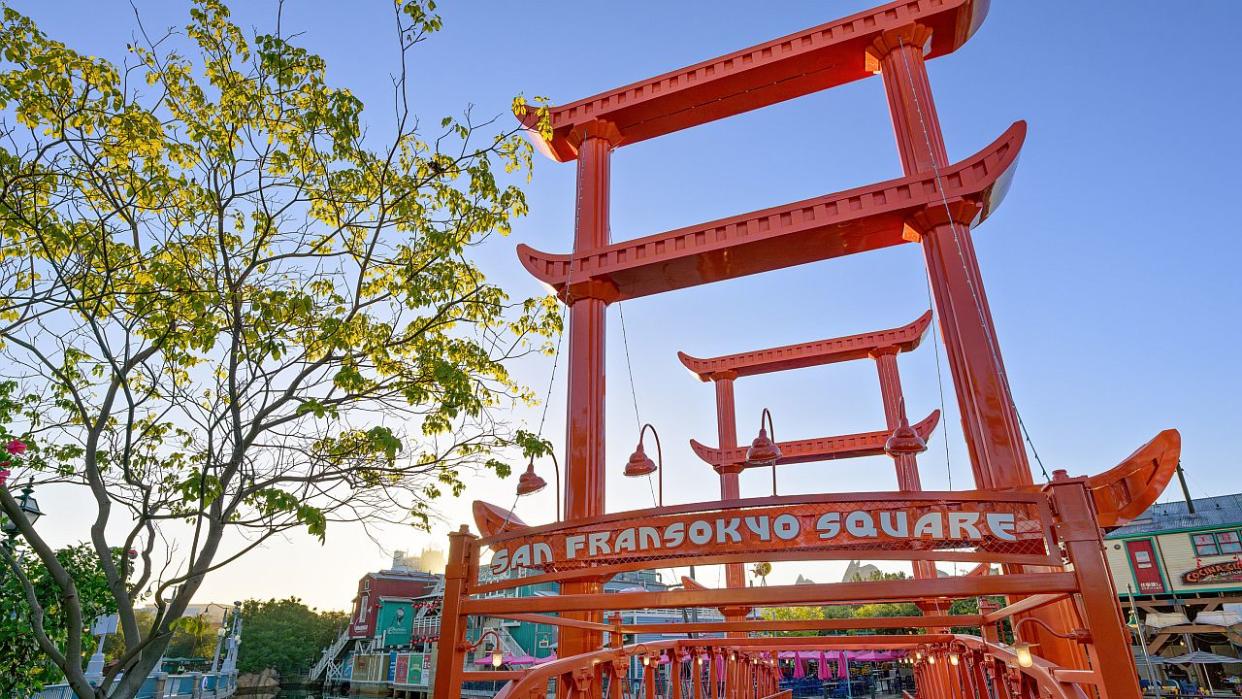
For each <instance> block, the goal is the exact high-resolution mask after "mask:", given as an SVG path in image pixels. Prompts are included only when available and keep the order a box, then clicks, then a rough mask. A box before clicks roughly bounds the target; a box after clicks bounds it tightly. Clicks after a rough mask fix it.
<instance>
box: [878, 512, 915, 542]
mask: <svg viewBox="0 0 1242 699" xmlns="http://www.w3.org/2000/svg"><path fill="white" fill-rule="evenodd" d="M880 530H881V531H883V532H884V533H885V534H887V535H888V536H892V537H896V538H898V539H908V538H909V537H910V515H909V514H907V513H905V512H889V511H885V512H881V513H880Z"/></svg>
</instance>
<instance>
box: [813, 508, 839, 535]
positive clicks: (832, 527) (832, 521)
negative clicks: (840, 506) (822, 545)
mask: <svg viewBox="0 0 1242 699" xmlns="http://www.w3.org/2000/svg"><path fill="white" fill-rule="evenodd" d="M815 529H816V530H817V531H818V532H819V538H821V539H833V538H836V536H837V534H840V533H841V513H840V512H825V513H824V514H822V515H820V516H819V520H817V521H816V522H815Z"/></svg>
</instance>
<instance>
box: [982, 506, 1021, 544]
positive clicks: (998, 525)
mask: <svg viewBox="0 0 1242 699" xmlns="http://www.w3.org/2000/svg"><path fill="white" fill-rule="evenodd" d="M987 522H988V529H990V530H992V533H993V534H995V535H996V538H997V539H1004V540H1005V541H1017V540H1018V537H1017V536H1016V535H1015V534H1014V530H1015V529H1016V528H1017V523H1016V522H1015V521H1014V517H1013V513H1012V512H990V513H988V516H987Z"/></svg>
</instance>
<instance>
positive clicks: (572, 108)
mask: <svg viewBox="0 0 1242 699" xmlns="http://www.w3.org/2000/svg"><path fill="white" fill-rule="evenodd" d="M987 6H988V3H987V2H985V1H984V0H900V1H899V2H893V3H889V4H887V5H883V6H881V7H877V8H874V9H871V10H866V11H864V12H859V13H857V14H854V15H851V16H849V17H846V18H844V19H839V20H835V21H833V22H828V23H826V24H821V25H819V26H815V27H812V28H810V29H806V30H803V31H801V32H797V33H794V34H790V35H788V36H784V37H781V38H779V39H773V40H772V41H769V42H766V43H763V44H758V45H756V46H752V47H750V48H746V49H742V50H741V51H735V52H733V53H730V54H727V55H724V56H720V57H718V58H713V59H710V60H707V61H703V62H701V63H696V64H694V65H692V66H687V67H685V68H681V69H679V70H674V71H672V72H669V73H665V74H663V75H659V76H656V77H654V78H650V79H647V80H642V81H639V82H635V83H631V84H629V85H626V86H624V87H620V88H617V89H615V90H609V91H607V92H603V93H600V94H598V95H594V96H592V97H588V98H586V99H583V100H578V101H576V102H570V103H568V104H565V105H562V106H558V107H554V108H553V109H552V110H551V114H550V117H551V122H552V129H553V136H552V139H551V140H550V141H544V140H543V139H542V138H541V137H539V136H538V135H537V133H536V134H535V135H534V137H533V138H532V139H531V140H532V141H533V142H534V143H535V144H536V146H537V147H539V148H540V149H541V150H543V152H544V153H545V154H546V155H548V156H549V157H551V158H553V159H555V160H559V161H561V162H565V161H568V160H573V159H574V158H575V157H578V151H579V148H578V143H577V141H576V139H575V138H574V132H575V131H576V130H577V129H579V128H581V127H583V126H588V125H590V124H592V123H594V122H597V121H607V122H611V123H613V124H616V126H617V129H618V131H619V133H620V141H619V144H620V145H627V144H630V143H637V142H639V141H643V140H646V139H649V138H654V137H657V136H662V135H664V134H668V133H672V132H674V131H679V130H681V129H686V128H691V127H694V126H699V125H701V124H706V123H708V122H710V121H715V120H717V119H723V118H726V117H729V116H733V115H735V114H741V113H743V112H748V111H750V110H753V109H758V108H760V107H766V106H769V105H772V104H776V103H778V102H782V101H785V100H789V99H793V98H795V97H801V96H803V95H808V94H811V93H813V92H818V91H820V90H825V89H828V88H832V87H836V86H838V85H844V84H846V83H849V82H853V81H855V80H859V79H862V78H865V77H867V76H868V75H870V73H869V71H868V67H867V65H866V59H865V56H864V51H865V50H866V47H867V46H868V45H869V44H870V43H871V42H872V41H873V40H874V39H875V38H876V37H878V36H880V35H881V34H882V33H883V32H884V31H886V30H888V29H891V28H895V27H901V26H904V25H906V24H909V23H911V22H920V23H922V24H925V25H927V26H930V27H933V28H934V29H935V30H936V32H935V35H934V37H933V38H932V41H931V44H930V46H929V47H928V51H929V52H928V57H929V58H934V57H936V56H942V55H944V54H947V53H951V52H953V51H955V50H957V49H958V48H959V47H960V46H961V45H962V44H964V43H966V40H967V39H969V38H970V36H971V34H973V33H974V31H975V29H976V28H977V27H978V26H979V24H981V23H982V22H983V18H984V17H985V16H986V15H987ZM704 11H707V10H704ZM522 121H523V123H525V124H526V126H527V127H528V128H532V129H535V128H536V124H537V123H538V122H537V117H536V116H535V115H533V114H527V115H525V116H524V117H522ZM536 131H537V129H536Z"/></svg>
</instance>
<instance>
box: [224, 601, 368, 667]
mask: <svg viewBox="0 0 1242 699" xmlns="http://www.w3.org/2000/svg"><path fill="white" fill-rule="evenodd" d="M348 621H349V616H348V615H347V614H345V613H344V612H319V611H316V610H314V609H311V608H310V607H307V606H306V605H305V604H303V603H302V600H300V599H297V598H296V597H290V598H288V599H281V600H277V599H272V600H267V601H261V600H247V601H246V602H244V603H242V629H243V635H244V638H245V639H246V642H245V643H243V644H242V645H241V650H240V652H239V654H238V656H237V668H238V669H239V670H241V671H242V672H259V671H262V670H265V669H267V668H272V669H273V670H276V671H277V672H278V673H280V674H281V675H282V676H287V675H291V674H297V673H302V672H306V670H308V669H309V668H310V666H311V665H313V664H314V663H315V661H316V660H318V659H319V654H320V652H321V651H322V650H323V649H324V648H325V647H327V646H328V645H330V644H331V643H332V641H334V640H336V637H337V635H338V634H339V633H340V632H341V630H342V629H343V628H345V625H346V624H347V623H348Z"/></svg>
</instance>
